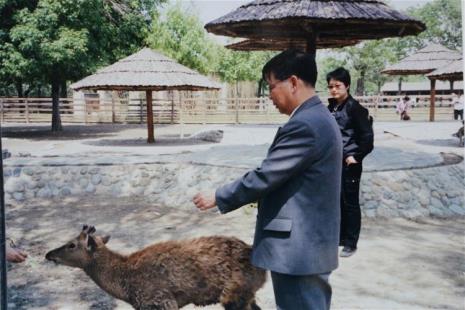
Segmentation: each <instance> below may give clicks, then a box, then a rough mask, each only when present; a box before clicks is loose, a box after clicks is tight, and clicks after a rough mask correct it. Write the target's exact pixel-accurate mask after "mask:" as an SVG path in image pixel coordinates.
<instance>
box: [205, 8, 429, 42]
mask: <svg viewBox="0 0 465 310" xmlns="http://www.w3.org/2000/svg"><path fill="white" fill-rule="evenodd" d="M205 28H206V29H207V30H208V31H209V32H212V33H215V34H218V35H224V36H232V37H242V38H248V39H254V40H255V39H274V40H277V39H288V40H289V39H303V40H305V39H306V38H307V37H309V34H311V33H313V34H314V35H315V36H316V37H317V38H318V41H319V42H320V45H322V44H323V43H324V42H326V41H331V42H333V43H332V44H331V47H334V46H335V45H334V42H337V44H336V46H346V45H350V44H352V43H347V41H352V42H353V41H354V40H365V39H380V38H386V37H398V36H405V35H415V34H418V33H419V32H421V31H423V30H424V29H425V25H424V24H423V23H422V22H420V21H417V20H414V19H412V18H410V17H408V16H406V15H404V14H402V13H400V12H398V11H396V10H393V9H391V8H390V7H388V6H387V5H386V4H385V3H383V2H382V1H377V0H332V1H330V0H256V1H253V2H251V3H249V4H246V5H243V6H241V7H239V8H238V9H236V10H235V11H233V12H231V13H229V14H227V15H225V16H223V17H220V18H218V19H216V20H214V21H212V22H210V23H208V24H207V25H206V26H205ZM318 41H317V42H318ZM317 45H318V43H317Z"/></svg>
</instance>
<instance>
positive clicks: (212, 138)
mask: <svg viewBox="0 0 465 310" xmlns="http://www.w3.org/2000/svg"><path fill="white" fill-rule="evenodd" d="M190 139H195V140H202V141H208V142H214V143H219V142H221V140H222V139H223V130H206V131H200V132H196V133H194V134H193V135H192V136H190Z"/></svg>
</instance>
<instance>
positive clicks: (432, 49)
mask: <svg viewBox="0 0 465 310" xmlns="http://www.w3.org/2000/svg"><path fill="white" fill-rule="evenodd" d="M461 58H462V54H461V53H459V52H457V51H453V50H450V49H448V48H446V47H444V46H442V45H440V44H434V43H432V44H430V45H428V46H426V47H425V48H422V49H420V50H419V51H417V52H416V53H414V54H413V55H410V56H408V57H406V58H404V59H402V60H401V61H399V62H398V63H396V64H393V65H390V66H388V67H386V68H385V69H384V70H383V71H381V73H385V74H391V75H414V74H426V73H430V72H432V71H433V70H436V69H437V68H441V67H445V66H447V65H448V64H449V63H450V62H451V61H454V60H458V59H461Z"/></svg>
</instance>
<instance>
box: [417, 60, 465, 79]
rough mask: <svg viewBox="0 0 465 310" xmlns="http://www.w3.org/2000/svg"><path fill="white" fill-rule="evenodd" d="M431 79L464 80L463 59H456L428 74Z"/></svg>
mask: <svg viewBox="0 0 465 310" xmlns="http://www.w3.org/2000/svg"><path fill="white" fill-rule="evenodd" d="M426 76H427V77H428V78H429V79H435V80H443V81H444V80H445V81H463V59H460V60H455V61H452V62H451V63H449V64H448V65H446V66H445V67H441V68H439V69H436V70H434V71H433V72H431V73H430V74H427V75H426Z"/></svg>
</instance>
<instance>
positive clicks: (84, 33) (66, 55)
mask: <svg viewBox="0 0 465 310" xmlns="http://www.w3.org/2000/svg"><path fill="white" fill-rule="evenodd" d="M1 1H2V2H0V10H1V11H0V12H1V13H0V15H1V16H4V15H7V14H8V13H11V18H9V19H7V20H6V21H5V22H2V23H1V24H0V27H1V30H0V31H1V32H0V40H2V45H1V47H0V64H1V66H0V76H2V77H8V79H10V82H12V83H14V84H18V85H23V84H24V83H27V84H28V85H34V83H47V84H49V85H51V91H52V98H53V117H52V130H61V122H60V118H59V110H58V94H59V91H60V88H62V89H63V88H66V81H69V80H76V79H79V78H82V77H83V76H85V75H87V74H89V73H92V72H94V71H95V70H96V68H98V67H101V66H103V65H107V64H109V63H111V62H114V61H115V60H116V59H119V58H121V57H123V56H127V55H129V54H131V53H133V52H135V51H136V50H137V49H139V48H140V47H141V46H143V44H144V40H145V37H146V36H147V31H148V23H147V14H144V12H147V10H153V9H154V8H155V6H156V5H157V4H158V3H159V2H160V1H161V0H37V1H35V2H34V1H21V0H1ZM21 88H22V86H21ZM17 89H19V87H17ZM18 95H22V94H20V93H19V91H18Z"/></svg>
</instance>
